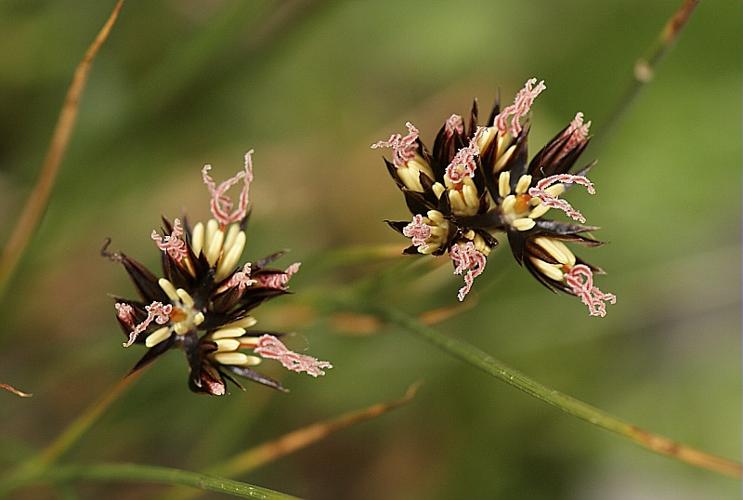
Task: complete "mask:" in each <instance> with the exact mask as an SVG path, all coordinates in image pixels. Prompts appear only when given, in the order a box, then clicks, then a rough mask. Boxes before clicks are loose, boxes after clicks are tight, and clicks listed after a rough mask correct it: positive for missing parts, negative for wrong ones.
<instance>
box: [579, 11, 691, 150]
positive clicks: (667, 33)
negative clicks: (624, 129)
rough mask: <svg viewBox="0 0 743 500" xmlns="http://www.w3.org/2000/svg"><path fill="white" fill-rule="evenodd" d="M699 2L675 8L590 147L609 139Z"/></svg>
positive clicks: (639, 61)
mask: <svg viewBox="0 0 743 500" xmlns="http://www.w3.org/2000/svg"><path fill="white" fill-rule="evenodd" d="M699 2H700V0H683V2H682V4H681V5H680V6H679V8H678V9H677V10H676V11H675V12H674V13H673V15H672V16H671V17H670V18H669V19H668V21H666V24H665V25H664V26H663V29H662V30H661V32H660V33H659V34H658V36H657V37H656V39H655V40H654V41H653V43H652V45H650V47H648V49H647V50H646V51H645V54H643V55H642V56H641V57H640V58H639V59H638V60H637V61H636V62H635V66H634V71H633V78H632V81H631V82H630V84H629V85H628V86H627V89H626V90H625V91H624V93H623V94H622V96H621V97H620V99H619V101H617V104H616V105H615V106H614V108H613V109H612V110H611V111H610V112H609V115H608V118H607V119H606V120H604V121H603V122H602V123H603V127H602V128H601V129H600V130H599V131H598V133H597V134H596V139H595V140H594V141H593V145H594V147H596V146H598V145H599V144H602V143H603V141H604V140H606V139H607V138H608V137H611V133H612V132H613V131H614V129H615V128H616V126H617V124H618V123H619V122H620V121H621V119H622V117H623V116H624V114H625V113H626V112H627V110H628V109H629V108H630V107H631V105H632V103H633V102H634V101H635V99H636V98H637V96H638V95H639V94H640V91H641V90H642V89H643V87H645V85H647V84H648V83H649V82H650V81H651V80H652V79H653V77H654V76H655V70H656V68H657V66H658V64H659V63H660V61H661V60H662V59H663V57H664V56H665V55H666V54H667V53H668V51H669V50H670V49H671V48H672V47H673V45H674V43H675V42H676V40H677V39H678V36H679V34H680V33H681V31H682V30H683V29H684V27H685V26H686V24H687V22H688V21H689V18H690V17H691V14H692V13H693V12H694V9H696V7H697V5H699Z"/></svg>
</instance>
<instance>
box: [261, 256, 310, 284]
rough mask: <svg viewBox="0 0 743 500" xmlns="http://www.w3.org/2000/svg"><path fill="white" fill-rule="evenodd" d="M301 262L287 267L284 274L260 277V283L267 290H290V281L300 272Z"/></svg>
mask: <svg viewBox="0 0 743 500" xmlns="http://www.w3.org/2000/svg"><path fill="white" fill-rule="evenodd" d="M301 265H302V263H301V262H295V263H294V264H292V265H291V266H289V267H287V268H286V269H285V270H284V272H283V273H274V274H268V275H263V276H258V277H257V279H258V283H259V284H260V285H261V286H263V287H266V288H276V289H278V290H286V289H287V288H288V284H289V279H290V278H291V277H292V275H294V274H296V273H297V271H299V266H301Z"/></svg>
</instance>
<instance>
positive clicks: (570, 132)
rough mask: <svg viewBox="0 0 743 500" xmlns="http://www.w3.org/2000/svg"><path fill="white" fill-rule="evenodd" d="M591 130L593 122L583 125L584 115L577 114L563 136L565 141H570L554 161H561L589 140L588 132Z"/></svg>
mask: <svg viewBox="0 0 743 500" xmlns="http://www.w3.org/2000/svg"><path fill="white" fill-rule="evenodd" d="M590 128H591V122H586V123H583V113H580V112H578V113H576V114H575V118H573V121H571V122H570V125H568V128H566V129H565V132H563V134H562V137H563V139H564V138H567V139H568V140H567V142H565V145H564V146H563V147H562V148H561V149H560V152H559V154H558V155H557V157H556V158H555V159H554V160H553V161H556V162H557V161H560V160H561V159H563V158H564V157H565V156H566V155H567V154H568V153H570V152H571V151H573V150H574V149H575V148H577V147H578V146H580V145H582V144H583V143H585V142H586V140H587V139H588V130H589V129H590Z"/></svg>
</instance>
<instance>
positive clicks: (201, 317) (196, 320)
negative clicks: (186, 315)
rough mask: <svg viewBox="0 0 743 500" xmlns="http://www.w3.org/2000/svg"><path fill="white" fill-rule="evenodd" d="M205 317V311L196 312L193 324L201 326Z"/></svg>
mask: <svg viewBox="0 0 743 500" xmlns="http://www.w3.org/2000/svg"><path fill="white" fill-rule="evenodd" d="M205 319H206V318H205V317H204V313H202V312H197V313H196V314H194V315H193V324H194V325H196V326H199V325H200V324H201V323H203V322H204V320H205Z"/></svg>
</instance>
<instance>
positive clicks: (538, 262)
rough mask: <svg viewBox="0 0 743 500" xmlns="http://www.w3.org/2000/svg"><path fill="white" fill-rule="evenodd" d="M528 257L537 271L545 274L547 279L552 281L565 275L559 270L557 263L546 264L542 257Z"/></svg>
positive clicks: (559, 279) (558, 279)
mask: <svg viewBox="0 0 743 500" xmlns="http://www.w3.org/2000/svg"><path fill="white" fill-rule="evenodd" d="M529 258H530V259H531V261H532V263H533V264H534V266H535V267H536V268H537V269H538V270H539V272H540V273H542V274H544V275H545V276H547V277H548V278H549V279H551V280H554V281H562V279H563V277H564V276H565V275H564V273H563V272H562V271H561V270H560V268H559V267H560V266H559V264H548V263H547V262H545V261H543V260H542V259H537V258H536V257H529Z"/></svg>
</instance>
